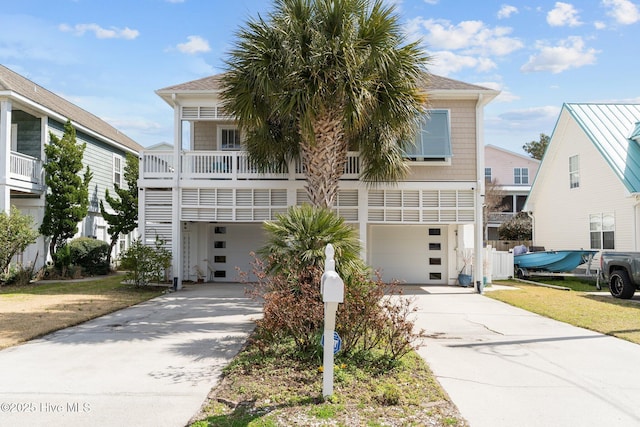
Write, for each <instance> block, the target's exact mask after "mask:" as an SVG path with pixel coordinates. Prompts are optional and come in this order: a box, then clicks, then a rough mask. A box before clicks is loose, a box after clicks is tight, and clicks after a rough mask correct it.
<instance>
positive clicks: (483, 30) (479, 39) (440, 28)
mask: <svg viewBox="0 0 640 427" xmlns="http://www.w3.org/2000/svg"><path fill="white" fill-rule="evenodd" d="M409 28H410V30H411V31H412V32H414V33H423V32H424V31H426V34H423V39H424V41H425V42H426V43H427V44H428V45H429V47H431V48H433V49H436V50H437V49H441V50H460V51H462V53H465V54H481V55H484V56H491V55H495V56H504V55H508V54H510V53H511V52H513V51H515V50H518V49H520V48H522V47H523V46H524V45H523V43H522V42H521V41H520V40H519V39H517V38H514V37H509V36H508V35H509V34H510V33H511V32H512V31H513V30H512V29H511V28H510V27H494V28H490V27H488V26H486V24H485V23H483V22H482V21H462V22H460V23H459V24H457V25H453V24H451V22H450V21H448V20H435V19H423V18H415V19H413V20H411V21H410V22H409Z"/></svg>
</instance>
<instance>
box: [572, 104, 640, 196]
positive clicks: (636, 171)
mask: <svg viewBox="0 0 640 427" xmlns="http://www.w3.org/2000/svg"><path fill="white" fill-rule="evenodd" d="M563 109H565V110H566V111H568V112H569V114H570V115H571V117H572V118H573V119H574V120H575V121H576V123H578V125H579V126H580V128H581V129H582V130H583V131H584V132H585V134H586V135H587V136H588V137H589V139H590V140H591V142H592V143H593V144H594V146H595V147H596V149H597V150H598V152H599V153H600V154H601V155H602V157H603V158H604V159H605V160H606V162H607V163H608V164H609V166H610V167H611V169H612V170H613V172H614V173H615V175H616V176H617V177H618V179H619V180H620V181H621V182H622V183H623V184H624V186H625V187H626V189H627V190H628V191H629V192H630V193H639V192H640V144H638V142H636V141H633V140H631V139H630V136H631V135H632V132H633V131H634V130H635V129H636V123H637V122H638V121H640V104H565V105H564V106H563Z"/></svg>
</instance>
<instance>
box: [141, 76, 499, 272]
mask: <svg viewBox="0 0 640 427" xmlns="http://www.w3.org/2000/svg"><path fill="white" fill-rule="evenodd" d="M425 89H426V91H427V92H428V95H429V102H430V109H431V111H430V113H431V114H430V115H429V122H428V123H427V126H428V130H423V131H422V132H420V134H419V137H418V144H417V146H416V148H415V149H414V150H412V152H411V153H408V154H407V157H408V159H409V160H408V161H410V162H411V173H410V174H409V176H408V177H407V179H406V180H405V181H402V182H399V183H397V184H395V183H389V184H380V185H376V186H368V185H367V184H365V183H363V182H361V181H360V180H359V172H360V159H359V157H358V153H357V152H350V153H349V158H348V162H347V165H346V168H345V174H344V176H343V177H342V180H341V181H340V190H339V195H338V197H337V201H336V203H335V206H334V210H335V211H336V212H337V213H338V214H339V215H341V216H342V217H344V218H345V220H346V221H347V222H348V223H350V224H352V225H353V226H354V227H355V228H356V230H357V231H358V233H359V236H360V240H361V242H362V245H363V246H362V248H363V249H362V257H363V259H365V260H366V261H367V262H368V263H369V264H370V265H371V266H373V267H374V268H377V269H381V271H382V274H383V279H385V280H392V279H400V280H403V281H405V282H407V283H420V284H453V283H455V280H456V278H457V274H458V272H459V270H460V268H461V265H462V264H461V263H462V260H461V257H462V253H464V249H467V252H468V251H471V253H473V251H474V249H473V248H476V249H475V251H476V255H477V254H478V253H480V255H477V256H478V257H479V258H478V259H480V260H481V259H482V255H481V253H482V232H481V230H480V232H479V233H478V232H477V231H476V229H475V227H474V224H476V223H478V224H481V223H482V210H481V209H482V208H481V206H482V201H481V195H482V189H483V186H484V179H483V174H484V164H483V153H484V150H483V148H484V145H483V143H482V138H483V108H484V106H485V105H486V104H487V103H488V102H489V101H491V100H492V99H493V98H495V97H496V96H497V94H498V92H497V91H494V90H490V89H487V88H484V87H480V86H475V85H471V84H467V83H463V82H459V81H455V80H451V79H447V78H442V77H438V76H433V77H432V79H431V82H430V86H429V87H428V88H425ZM156 93H157V94H158V95H159V96H160V97H161V98H162V99H164V100H165V101H166V102H167V103H168V104H169V105H170V106H171V107H172V108H173V109H174V126H175V131H174V135H175V142H174V143H175V145H174V149H173V150H172V151H156V150H153V151H144V152H143V153H142V155H141V158H142V161H141V165H140V180H139V187H140V199H139V229H140V233H141V235H142V237H143V239H144V240H145V242H146V243H148V244H152V243H153V242H154V241H155V240H156V237H158V238H160V239H161V240H163V241H164V242H165V244H166V245H167V247H169V248H170V249H171V251H172V253H173V267H172V271H173V273H172V276H173V277H175V278H176V279H177V280H178V283H181V281H182V280H195V278H196V272H197V271H198V270H199V271H203V272H208V278H209V279H210V280H214V281H235V280H237V278H238V274H237V270H236V268H239V269H240V270H242V271H244V272H248V273H250V272H251V261H252V259H251V257H250V252H251V251H255V250H256V249H258V248H260V247H261V246H263V245H264V243H265V235H264V233H263V229H262V223H263V222H264V221H266V220H273V219H276V215H278V214H281V213H285V212H286V211H287V208H288V207H289V206H292V205H300V204H302V203H305V202H307V200H308V199H307V196H306V192H305V190H304V185H305V181H304V175H303V174H302V173H301V166H300V164H295V163H294V164H290V165H288V166H285V167H282V168H278V167H274V168H273V169H272V170H270V171H269V172H267V173H258V172H257V171H256V170H255V169H254V168H253V167H252V165H251V164H250V163H249V162H248V160H247V154H246V152H245V151H243V150H242V135H241V134H240V132H239V130H238V128H237V127H236V124H235V123H234V121H233V118H232V117H229V116H227V115H226V114H225V111H224V110H223V108H222V104H221V101H220V97H219V94H220V75H216V76H211V77H207V78H203V79H200V80H196V81H191V82H187V83H183V84H179V85H176V86H171V87H167V88H164V89H160V90H158V91H157V92H156ZM338 262H339V260H338Z"/></svg>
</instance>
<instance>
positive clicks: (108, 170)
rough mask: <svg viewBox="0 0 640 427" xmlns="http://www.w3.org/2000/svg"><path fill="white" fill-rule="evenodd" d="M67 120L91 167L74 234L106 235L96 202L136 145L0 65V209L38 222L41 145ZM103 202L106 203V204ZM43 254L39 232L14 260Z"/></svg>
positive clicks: (40, 261)
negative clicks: (84, 207)
mask: <svg viewBox="0 0 640 427" xmlns="http://www.w3.org/2000/svg"><path fill="white" fill-rule="evenodd" d="M67 120H71V124H72V125H73V126H74V128H75V129H76V133H77V135H76V137H77V142H78V143H79V144H80V143H83V142H84V143H86V144H87V145H86V149H85V152H84V157H83V163H84V166H85V167H86V166H89V167H90V168H91V171H92V172H93V178H92V180H91V185H90V191H89V198H90V206H89V214H88V216H87V217H86V218H85V219H84V220H83V221H82V223H81V224H79V227H78V236H91V237H95V238H98V239H101V240H104V241H109V239H110V238H109V236H108V233H107V224H106V222H105V221H104V219H103V218H102V216H101V214H100V207H99V202H100V200H103V199H104V194H105V190H107V189H108V190H109V191H111V192H112V194H113V184H114V182H116V181H118V183H119V184H122V181H121V179H122V176H123V174H122V172H123V170H122V169H123V168H124V164H125V163H124V160H125V156H126V154H127V153H131V154H135V155H137V153H138V152H139V151H140V150H141V148H142V147H141V146H140V145H139V144H137V143H136V142H135V141H133V140H132V139H130V138H128V137H127V136H126V135H124V134H123V133H122V132H119V131H118V130H117V129H115V128H113V127H112V126H111V125H109V124H107V123H106V122H104V121H102V120H101V119H99V118H98V117H96V116H94V115H93V114H91V113H89V112H87V111H85V110H83V109H81V108H80V107H78V106H76V105H74V104H72V103H71V102H69V101H67V100H65V99H63V98H61V97H59V96H58V95H55V94H54V93H52V92H50V91H48V90H47V89H45V88H43V87H41V86H39V85H37V84H35V83H34V82H32V81H30V80H28V79H26V78H25V77H23V76H21V75H19V74H17V73H15V72H14V71H12V70H10V69H8V68H6V67H4V66H1V65H0V153H1V154H0V210H1V211H4V212H9V210H10V208H11V206H12V205H13V206H16V207H17V208H18V209H19V210H20V211H21V212H22V213H23V214H28V215H31V216H32V217H33V218H34V223H35V225H36V226H39V225H40V224H41V222H42V218H43V217H44V205H45V193H46V191H47V189H46V188H45V186H44V176H43V168H42V165H43V161H44V160H45V156H44V146H45V145H46V144H48V143H49V139H50V138H49V135H50V133H53V134H54V135H56V136H57V137H59V138H60V137H62V135H63V133H64V124H65V123H66V121H67ZM105 208H107V209H109V207H108V204H106V206H105ZM116 250H117V248H116ZM47 254H48V246H47V245H46V243H45V241H44V239H43V238H42V237H41V238H40V239H39V240H38V242H37V243H36V244H34V245H32V246H31V247H29V248H28V249H27V250H26V251H25V253H23V254H21V255H20V257H19V261H21V262H22V263H25V264H27V263H32V262H35V265H36V266H38V267H39V266H42V265H43V264H44V262H45V261H46V256H47ZM114 255H117V253H116V254H114Z"/></svg>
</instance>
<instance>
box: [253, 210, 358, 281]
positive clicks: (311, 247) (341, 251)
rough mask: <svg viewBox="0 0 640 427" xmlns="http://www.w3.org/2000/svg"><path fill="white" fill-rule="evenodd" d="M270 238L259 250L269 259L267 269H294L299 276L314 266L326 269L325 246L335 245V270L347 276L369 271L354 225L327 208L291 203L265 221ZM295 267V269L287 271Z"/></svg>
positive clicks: (279, 270) (275, 271)
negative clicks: (283, 211) (276, 216)
mask: <svg viewBox="0 0 640 427" xmlns="http://www.w3.org/2000/svg"><path fill="white" fill-rule="evenodd" d="M264 229H265V230H266V231H267V235H268V238H267V242H266V244H265V246H264V247H262V248H261V249H259V250H258V254H259V255H261V256H262V257H263V259H264V260H265V261H266V264H265V267H266V271H267V272H268V273H291V274H294V275H295V276H297V277H304V276H305V275H306V274H307V273H309V274H312V270H313V269H314V268H317V269H321V270H322V269H323V268H324V261H325V248H326V246H327V244H328V243H331V244H332V245H333V246H334V249H335V254H336V256H335V257H336V260H339V261H338V264H337V265H336V271H337V272H338V273H340V275H341V276H342V277H343V278H345V279H347V278H348V277H350V276H351V275H353V274H357V273H362V272H364V271H366V266H365V264H364V262H363V261H362V259H361V258H360V240H359V239H358V234H357V233H356V231H355V229H354V228H353V227H351V226H350V225H348V224H346V223H345V221H344V218H342V217H339V216H338V215H336V214H335V213H333V212H332V211H330V210H329V209H326V208H318V207H313V206H311V205H308V204H303V205H302V206H292V207H290V208H289V210H288V211H287V213H286V215H285V214H282V215H278V218H277V220H275V221H266V222H265V223H264ZM291 268H293V269H294V270H296V271H285V270H287V269H291Z"/></svg>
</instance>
